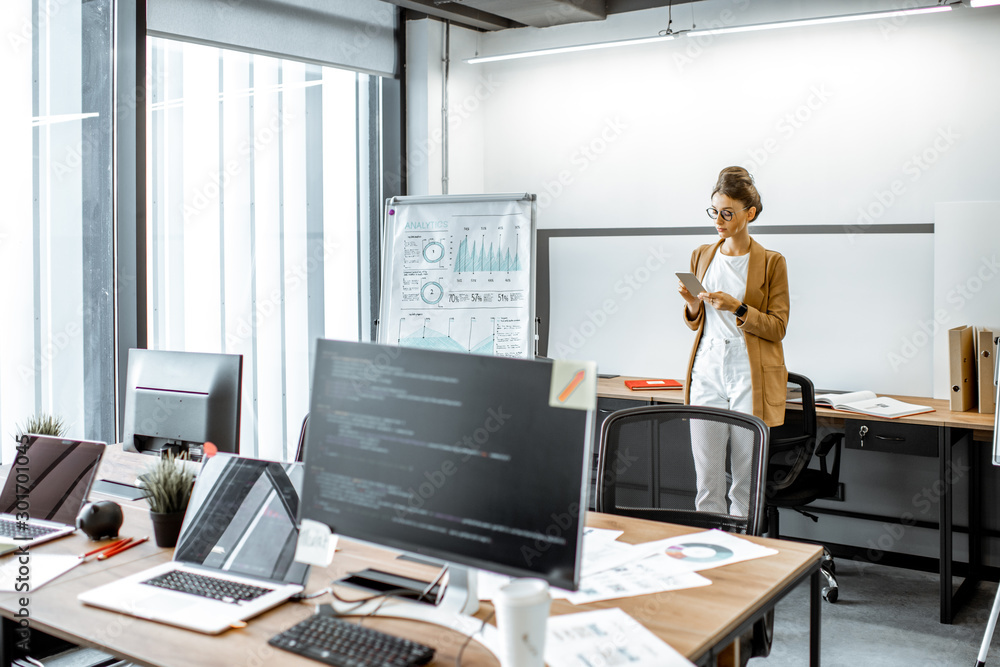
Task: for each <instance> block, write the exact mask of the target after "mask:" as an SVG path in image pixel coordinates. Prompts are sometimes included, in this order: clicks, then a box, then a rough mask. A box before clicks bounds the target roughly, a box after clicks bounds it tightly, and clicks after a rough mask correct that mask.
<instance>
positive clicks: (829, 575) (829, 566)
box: [767, 505, 840, 602]
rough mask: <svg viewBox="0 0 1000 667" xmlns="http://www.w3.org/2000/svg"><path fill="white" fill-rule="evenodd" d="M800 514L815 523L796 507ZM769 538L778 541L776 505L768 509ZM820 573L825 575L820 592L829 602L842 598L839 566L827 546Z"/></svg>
mask: <svg viewBox="0 0 1000 667" xmlns="http://www.w3.org/2000/svg"><path fill="white" fill-rule="evenodd" d="M793 509H795V510H796V511H797V512H798V513H799V514H803V515H805V516H807V517H809V518H810V519H812V520H813V521H816V520H817V518H816V516H814V515H812V514H810V513H809V512H806V511H804V510H802V509H799V508H798V507H794V508H793ZM767 536H768V537H773V538H775V539H777V538H778V537H779V534H778V508H777V507H776V506H774V505H768V507H767ZM819 573H820V574H821V575H823V585H822V587H821V589H820V592H821V593H822V594H823V599H824V600H826V601H827V602H836V601H837V600H838V599H839V598H840V584H838V583H837V564H836V562H835V561H834V560H833V554H831V553H830V550H829V549H827V548H826V547H825V546H824V547H823V562H822V563H820V566H819Z"/></svg>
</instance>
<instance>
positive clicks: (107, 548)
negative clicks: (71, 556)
mask: <svg viewBox="0 0 1000 667" xmlns="http://www.w3.org/2000/svg"><path fill="white" fill-rule="evenodd" d="M131 539H132V538H131V537H123V538H122V539H120V540H116V541H115V542H112V543H111V544H105V545H104V546H103V547H97V548H96V549H92V550H91V551H88V552H87V553H85V554H80V558H89V557H91V556H93V555H94V554H96V553H100V552H101V551H111V550H113V549H117V548H118V547H120V546H123V545H124V544H125V543H126V542H128V541H129V540H131Z"/></svg>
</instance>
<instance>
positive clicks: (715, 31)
mask: <svg viewBox="0 0 1000 667" xmlns="http://www.w3.org/2000/svg"><path fill="white" fill-rule="evenodd" d="M998 1H1000V0H998ZM950 11H951V6H950V5H935V6H933V7H918V8H916V9H897V10H892V11H885V12H868V13H866V14H844V15H842V16H821V17H817V18H814V19H793V20H791V21H775V22H773V23H756V24H752V25H735V26H727V27H724V28H706V29H704V30H698V29H695V30H690V31H688V32H687V33H686V34H688V35H690V36H692V37H694V36H696V35H723V34H726V33H730V32H751V31H754V30H773V29H776V28H792V27H800V26H808V25H821V24H824V23H845V22H847V21H868V20H872V19H887V18H895V17H897V16H909V15H911V14H936V13H938V12H950Z"/></svg>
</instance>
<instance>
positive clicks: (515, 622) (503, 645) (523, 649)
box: [493, 579, 552, 667]
mask: <svg viewBox="0 0 1000 667" xmlns="http://www.w3.org/2000/svg"><path fill="white" fill-rule="evenodd" d="M551 602H552V597H551V596H550V595H549V584H548V582H546V581H544V580H542V579H515V580H514V581H512V582H510V583H509V584H506V585H505V586H502V587H501V588H500V592H499V593H498V594H497V595H496V596H495V597H494V599H493V608H494V609H495V610H496V614H497V631H498V632H499V634H500V665H501V667H544V665H545V626H546V624H547V623H548V620H549V605H550V604H551Z"/></svg>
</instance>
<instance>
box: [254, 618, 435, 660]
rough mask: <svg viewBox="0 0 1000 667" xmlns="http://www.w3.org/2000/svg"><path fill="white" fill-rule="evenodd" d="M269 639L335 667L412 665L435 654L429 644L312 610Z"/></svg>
mask: <svg viewBox="0 0 1000 667" xmlns="http://www.w3.org/2000/svg"><path fill="white" fill-rule="evenodd" d="M268 643H269V644H271V645H272V646H277V647H278V648H281V649H284V650H286V651H291V652H292V653H297V654H299V655H301V656H304V657H306V658H312V659H313V660H318V661H320V662H323V663H326V664H327V665H334V667H380V666H382V665H386V666H387V667H409V666H411V665H423V664H425V663H428V662H430V660H431V658H433V657H434V649H432V648H431V647H429V646H424V645H423V644H418V643H417V642H414V641H410V640H409V639H403V638H402V637H396V636H394V635H390V634H386V633H385V632H381V631H379V630H373V629H371V628H363V627H361V626H360V625H357V624H355V623H349V622H347V621H344V620H341V619H339V618H336V617H334V616H328V615H326V614H313V615H312V616H310V617H309V618H307V619H306V620H304V621H302V622H301V623H299V624H298V625H294V626H292V627H290V628H289V629H287V630H285V631H284V632H282V633H279V634H277V635H275V636H273V637H271V639H269V640H268Z"/></svg>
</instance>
